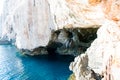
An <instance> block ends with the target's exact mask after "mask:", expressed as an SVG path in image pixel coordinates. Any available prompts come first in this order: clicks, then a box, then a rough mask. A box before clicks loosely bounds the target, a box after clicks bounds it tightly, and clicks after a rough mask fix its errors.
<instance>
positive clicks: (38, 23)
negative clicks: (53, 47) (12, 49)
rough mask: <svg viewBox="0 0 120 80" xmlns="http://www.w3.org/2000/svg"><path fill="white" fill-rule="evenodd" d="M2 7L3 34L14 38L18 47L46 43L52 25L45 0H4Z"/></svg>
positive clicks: (31, 46) (34, 46) (33, 46)
mask: <svg viewBox="0 0 120 80" xmlns="http://www.w3.org/2000/svg"><path fill="white" fill-rule="evenodd" d="M4 8H5V9H4V13H3V14H4V16H3V17H5V20H4V22H3V36H4V35H7V36H8V37H9V38H15V39H16V43H15V44H16V46H17V47H18V48H19V49H22V48H23V49H34V48H36V47H38V46H46V45H47V44H48V42H49V38H50V36H51V29H52V28H53V27H54V26H53V23H52V20H51V15H50V10H49V6H48V2H47V0H9V1H7V0H6V2H5V4H4Z"/></svg>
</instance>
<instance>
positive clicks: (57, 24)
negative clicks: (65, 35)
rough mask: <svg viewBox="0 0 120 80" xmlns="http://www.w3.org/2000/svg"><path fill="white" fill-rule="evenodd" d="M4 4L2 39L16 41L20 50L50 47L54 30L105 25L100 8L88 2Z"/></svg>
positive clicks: (32, 0) (15, 1)
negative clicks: (6, 38)
mask: <svg viewBox="0 0 120 80" xmlns="http://www.w3.org/2000/svg"><path fill="white" fill-rule="evenodd" d="M4 3H5V4H4V7H3V14H2V28H3V29H2V31H3V33H2V35H3V36H8V37H9V38H10V39H11V38H12V39H14V40H15V41H16V43H15V44H16V46H17V47H18V48H19V49H29V50H32V49H34V48H36V47H39V46H46V45H47V44H48V42H49V39H50V34H51V30H58V29H62V28H72V27H73V28H75V27H82V28H87V27H93V26H94V27H98V26H95V25H96V24H98V25H101V24H102V21H103V16H102V15H103V14H102V13H101V8H100V6H99V5H97V6H96V7H97V8H96V7H92V6H91V5H89V4H88V3H87V2H86V1H82V2H81V1H79V0H78V1H75V0H74V1H71V0H54V1H53V0H5V1H4ZM98 8H99V9H98ZM78 13H79V14H78ZM98 13H99V16H97V15H98ZM94 15H95V16H94ZM93 16H94V18H93Z"/></svg>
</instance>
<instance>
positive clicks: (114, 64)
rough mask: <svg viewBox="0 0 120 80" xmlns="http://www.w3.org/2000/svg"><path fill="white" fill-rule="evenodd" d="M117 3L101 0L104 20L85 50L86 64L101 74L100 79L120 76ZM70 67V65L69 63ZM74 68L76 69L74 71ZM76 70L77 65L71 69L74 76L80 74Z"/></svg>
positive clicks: (108, 79)
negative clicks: (101, 77) (95, 36)
mask: <svg viewBox="0 0 120 80" xmlns="http://www.w3.org/2000/svg"><path fill="white" fill-rule="evenodd" d="M91 1H97V0H91ZM119 3H120V1H119V0H106V1H104V0H103V2H102V3H101V4H102V6H103V13H104V15H105V16H104V17H105V18H106V20H104V23H103V24H102V25H101V27H100V28H99V29H98V32H97V38H96V39H95V40H94V41H93V43H92V44H91V46H90V47H89V48H88V49H87V51H86V52H85V54H87V55H88V66H89V67H90V68H91V69H92V70H94V71H95V73H99V74H101V75H102V76H103V79H102V80H119V76H120V75H119V73H120V50H119V48H120V24H119V23H120V17H119V16H120V15H119V14H118V13H119V11H120V10H119V9H120V6H119V5H120V4H119ZM76 59H77V58H76ZM80 62H81V61H80V60H78V61H74V64H79V63H80ZM70 67H72V66H71V65H70ZM70 69H71V68H70ZM75 69H76V71H74V70H75ZM77 70H79V67H78V68H76V67H74V68H73V69H72V71H73V72H74V74H75V76H79V74H80V71H77ZM75 80H80V78H78V77H76V79H75ZM86 80H89V79H86Z"/></svg>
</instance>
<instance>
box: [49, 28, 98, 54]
mask: <svg viewBox="0 0 120 80" xmlns="http://www.w3.org/2000/svg"><path fill="white" fill-rule="evenodd" d="M97 30H98V28H64V29H60V30H57V31H54V32H53V33H52V37H51V40H50V42H49V44H48V46H47V48H48V52H51V53H53V52H55V53H58V54H62V55H74V56H77V55H79V54H81V53H83V52H85V51H86V49H87V48H88V47H89V46H90V45H91V43H92V41H93V40H94V39H95V38H96V37H97V36H96V32H97Z"/></svg>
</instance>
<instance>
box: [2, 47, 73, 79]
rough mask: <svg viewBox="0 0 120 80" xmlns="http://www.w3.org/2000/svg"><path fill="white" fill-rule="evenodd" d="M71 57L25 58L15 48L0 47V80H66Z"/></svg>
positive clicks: (45, 56) (69, 72) (44, 56)
mask: <svg viewBox="0 0 120 80" xmlns="http://www.w3.org/2000/svg"><path fill="white" fill-rule="evenodd" d="M71 61H73V57H72V56H56V57H55V56H53V57H52V56H48V55H43V56H34V57H30V56H26V55H23V54H21V53H20V52H18V51H17V49H16V47H15V46H12V45H0V80H15V79H16V80H38V79H39V80H67V79H68V77H69V75H70V74H71V73H72V72H71V71H70V70H69V64H70V62H71Z"/></svg>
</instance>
